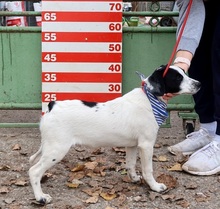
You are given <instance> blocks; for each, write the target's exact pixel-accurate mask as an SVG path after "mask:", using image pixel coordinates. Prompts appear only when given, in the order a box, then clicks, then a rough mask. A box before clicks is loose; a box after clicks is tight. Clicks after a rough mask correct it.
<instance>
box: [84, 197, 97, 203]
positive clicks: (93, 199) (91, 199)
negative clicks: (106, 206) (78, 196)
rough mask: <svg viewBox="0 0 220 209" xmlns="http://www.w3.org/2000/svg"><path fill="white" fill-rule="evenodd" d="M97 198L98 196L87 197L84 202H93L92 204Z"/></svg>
mask: <svg viewBox="0 0 220 209" xmlns="http://www.w3.org/2000/svg"><path fill="white" fill-rule="evenodd" d="M98 200H99V196H92V197H90V198H89V199H87V200H86V201H85V202H86V203H93V204H94V203H97V202H98Z"/></svg>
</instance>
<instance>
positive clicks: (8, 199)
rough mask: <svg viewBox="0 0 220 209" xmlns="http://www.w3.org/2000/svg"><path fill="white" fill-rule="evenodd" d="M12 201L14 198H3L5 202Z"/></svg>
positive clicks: (9, 202)
mask: <svg viewBox="0 0 220 209" xmlns="http://www.w3.org/2000/svg"><path fill="white" fill-rule="evenodd" d="M14 201H15V199H14V198H6V199H4V202H5V203H7V204H11V203H13V202H14Z"/></svg>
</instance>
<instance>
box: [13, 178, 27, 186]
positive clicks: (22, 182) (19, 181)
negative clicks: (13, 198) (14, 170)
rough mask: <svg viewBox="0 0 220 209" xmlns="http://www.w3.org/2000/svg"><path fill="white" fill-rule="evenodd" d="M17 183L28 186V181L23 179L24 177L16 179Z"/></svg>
mask: <svg viewBox="0 0 220 209" xmlns="http://www.w3.org/2000/svg"><path fill="white" fill-rule="evenodd" d="M15 185H17V186H26V185H27V181H25V180H22V179H18V180H16V182H15Z"/></svg>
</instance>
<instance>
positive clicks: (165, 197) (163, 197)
mask: <svg viewBox="0 0 220 209" xmlns="http://www.w3.org/2000/svg"><path fill="white" fill-rule="evenodd" d="M161 197H162V199H163V200H174V198H175V195H174V194H170V195H162V196H161Z"/></svg>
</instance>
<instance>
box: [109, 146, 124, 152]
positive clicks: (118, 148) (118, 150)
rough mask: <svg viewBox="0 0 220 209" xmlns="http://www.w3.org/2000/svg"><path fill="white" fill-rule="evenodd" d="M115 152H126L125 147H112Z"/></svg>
mask: <svg viewBox="0 0 220 209" xmlns="http://www.w3.org/2000/svg"><path fill="white" fill-rule="evenodd" d="M112 149H113V150H114V151H115V152H122V153H125V152H126V151H125V148H122V147H113V148H112Z"/></svg>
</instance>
